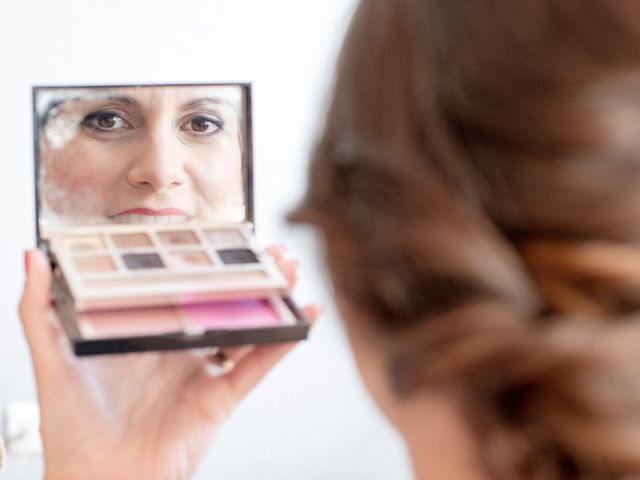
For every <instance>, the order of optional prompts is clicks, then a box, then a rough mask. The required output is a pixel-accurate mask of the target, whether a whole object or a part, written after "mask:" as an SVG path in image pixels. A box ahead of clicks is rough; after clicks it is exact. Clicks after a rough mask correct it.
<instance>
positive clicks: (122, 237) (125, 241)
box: [111, 233, 153, 248]
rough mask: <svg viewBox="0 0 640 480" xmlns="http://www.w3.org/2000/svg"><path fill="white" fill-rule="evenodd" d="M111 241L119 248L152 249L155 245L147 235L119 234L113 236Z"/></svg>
mask: <svg viewBox="0 0 640 480" xmlns="http://www.w3.org/2000/svg"><path fill="white" fill-rule="evenodd" d="M111 240H113V243H114V244H115V245H116V247H118V248H132V247H150V246H151V245H153V243H152V242H151V239H150V238H149V235H147V234H146V233H117V234H113V235H111Z"/></svg>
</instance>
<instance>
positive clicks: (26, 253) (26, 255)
mask: <svg viewBox="0 0 640 480" xmlns="http://www.w3.org/2000/svg"><path fill="white" fill-rule="evenodd" d="M30 253H31V251H30V250H25V251H24V273H25V275H26V276H27V277H28V276H29V254H30Z"/></svg>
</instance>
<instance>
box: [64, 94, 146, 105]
mask: <svg viewBox="0 0 640 480" xmlns="http://www.w3.org/2000/svg"><path fill="white" fill-rule="evenodd" d="M69 100H71V101H73V102H77V101H82V100H89V101H92V102H94V101H97V100H109V101H111V102H118V103H124V104H125V105H136V106H137V105H139V103H138V102H137V101H136V100H135V99H134V98H133V97H128V96H126V95H105V96H102V95H96V96H95V97H90V96H89V97H74V98H70V99H69Z"/></svg>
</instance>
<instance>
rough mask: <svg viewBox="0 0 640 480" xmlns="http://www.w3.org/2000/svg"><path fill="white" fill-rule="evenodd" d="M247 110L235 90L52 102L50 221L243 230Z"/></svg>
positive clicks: (45, 164) (126, 93)
mask: <svg viewBox="0 0 640 480" xmlns="http://www.w3.org/2000/svg"><path fill="white" fill-rule="evenodd" d="M65 92H66V93H65ZM56 95H57V96H56ZM242 105H243V99H242V89H241V87H235V86H175V87H166V86H165V87H125V88H98V89H75V90H68V91H63V92H62V93H61V94H58V93H56V92H54V93H52V95H51V99H50V100H49V102H48V104H47V105H46V112H44V114H43V115H42V116H43V117H44V120H43V125H42V127H41V132H40V141H39V143H40V144H39V148H40V192H41V193H40V195H41V218H42V219H43V220H44V221H45V222H47V223H48V224H53V223H59V224H80V223H109V222H114V223H140V222H142V223H175V222H184V221H189V220H209V221H240V220H243V219H244V216H245V205H244V191H243V185H244V183H243V175H242V171H243V166H242V150H243V145H242V129H241V126H240V125H241V121H242Z"/></svg>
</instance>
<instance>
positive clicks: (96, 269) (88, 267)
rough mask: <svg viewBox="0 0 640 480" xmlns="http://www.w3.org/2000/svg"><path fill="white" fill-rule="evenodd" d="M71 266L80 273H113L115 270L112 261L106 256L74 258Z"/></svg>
mask: <svg viewBox="0 0 640 480" xmlns="http://www.w3.org/2000/svg"><path fill="white" fill-rule="evenodd" d="M73 265H74V266H75V267H76V270H78V271H79V272H80V273H100V272H113V271H115V270H116V265H115V264H114V263H113V260H111V257H107V256H98V257H74V258H73Z"/></svg>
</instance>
